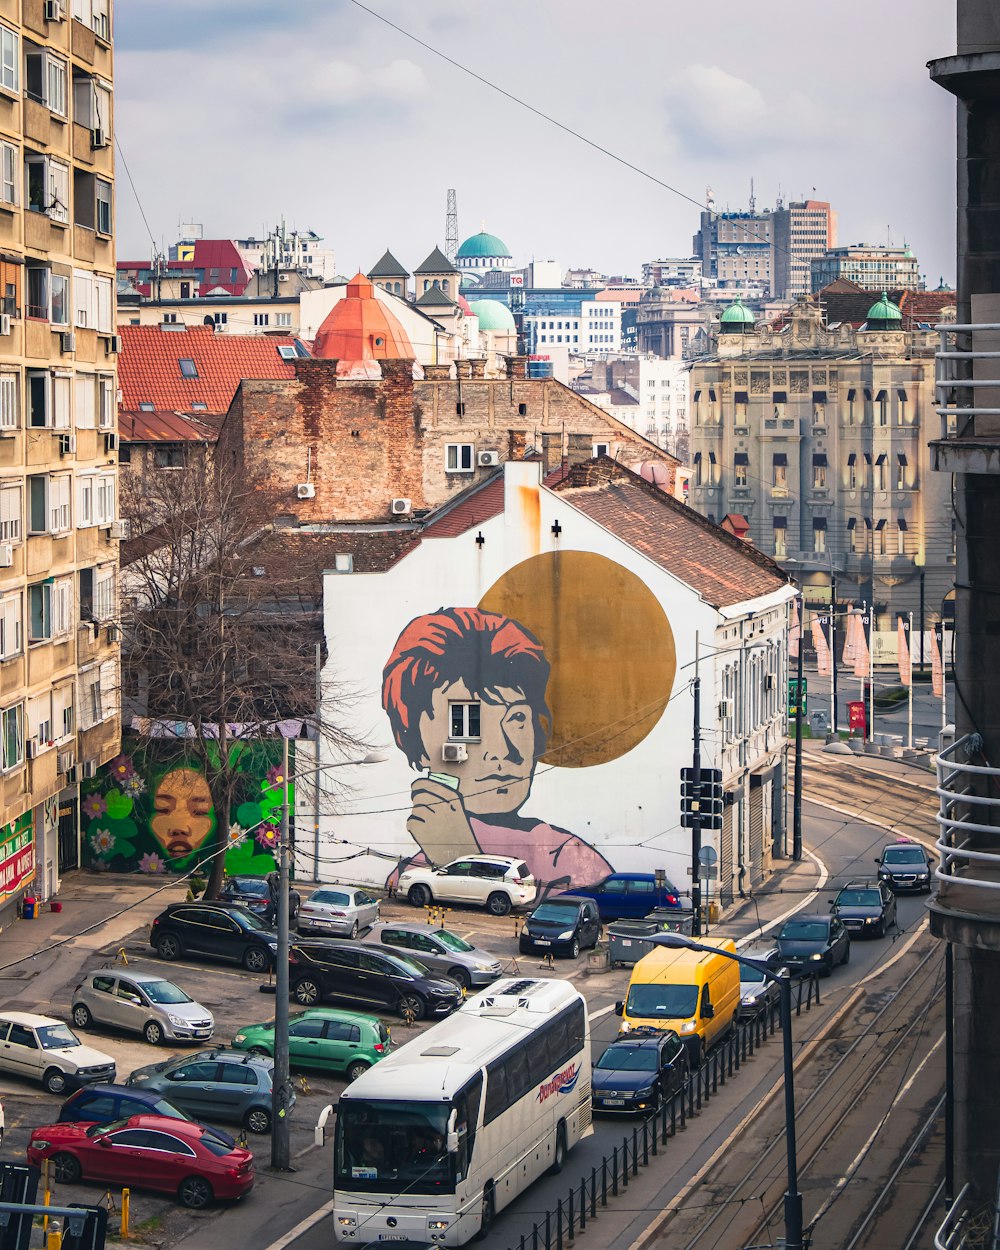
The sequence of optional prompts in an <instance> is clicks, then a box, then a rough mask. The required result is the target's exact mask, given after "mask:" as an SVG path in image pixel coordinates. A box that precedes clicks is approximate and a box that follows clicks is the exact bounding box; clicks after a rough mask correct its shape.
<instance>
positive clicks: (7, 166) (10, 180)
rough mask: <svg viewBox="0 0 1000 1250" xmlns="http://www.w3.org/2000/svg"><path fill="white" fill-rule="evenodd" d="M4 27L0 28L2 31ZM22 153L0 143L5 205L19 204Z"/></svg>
mask: <svg viewBox="0 0 1000 1250" xmlns="http://www.w3.org/2000/svg"><path fill="white" fill-rule="evenodd" d="M2 29H3V27H2V26H0V30H2ZM20 155H21V154H20V152H19V151H18V149H17V148H16V147H14V145H13V144H12V143H6V142H2V143H0V200H2V201H3V202H4V204H16V203H17V171H18V169H19V168H20V165H21V159H20Z"/></svg>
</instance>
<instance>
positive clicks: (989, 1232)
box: [934, 1184, 996, 1250]
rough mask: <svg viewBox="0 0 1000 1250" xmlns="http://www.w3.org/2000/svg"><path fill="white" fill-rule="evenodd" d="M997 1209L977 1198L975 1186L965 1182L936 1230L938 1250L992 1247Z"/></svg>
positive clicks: (977, 1249)
mask: <svg viewBox="0 0 1000 1250" xmlns="http://www.w3.org/2000/svg"><path fill="white" fill-rule="evenodd" d="M995 1221H996V1210H995V1208H994V1207H992V1206H991V1205H990V1204H989V1203H981V1202H978V1203H977V1202H974V1201H973V1197H972V1187H971V1186H970V1185H968V1184H966V1185H963V1186H962V1188H961V1190H960V1191H959V1194H958V1197H957V1198H956V1199H955V1201H954V1202H953V1203H952V1204H951V1206H950V1207H949V1208H948V1211H947V1214H946V1215H945V1217H944V1219H943V1220H942V1222H941V1225H940V1227H939V1228H938V1230H937V1232H936V1233H935V1234H934V1247H935V1250H989V1247H991V1246H993V1245H994V1244H995V1239H994V1224H995Z"/></svg>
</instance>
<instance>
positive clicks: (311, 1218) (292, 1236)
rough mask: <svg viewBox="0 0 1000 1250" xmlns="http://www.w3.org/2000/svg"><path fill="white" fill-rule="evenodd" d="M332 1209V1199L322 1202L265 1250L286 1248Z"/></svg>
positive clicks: (284, 1249)
mask: <svg viewBox="0 0 1000 1250" xmlns="http://www.w3.org/2000/svg"><path fill="white" fill-rule="evenodd" d="M332 1211H333V1199H332V1198H331V1199H330V1201H329V1202H324V1203H323V1205H322V1206H321V1207H319V1208H318V1209H317V1210H315V1211H314V1212H313V1213H312V1215H307V1216H306V1218H305V1219H304V1220H300V1221H299V1223H298V1224H296V1225H295V1227H294V1228H290V1229H289V1230H288V1232H287V1233H285V1235H284V1236H283V1237H279V1238H278V1240H277V1241H272V1242H271V1244H270V1245H269V1246H268V1247H267V1250H288V1247H289V1246H291V1245H293V1244H294V1243H295V1242H296V1241H298V1239H299V1238H300V1237H301V1236H302V1234H303V1233H307V1232H308V1231H309V1230H310V1228H315V1227H316V1225H317V1224H318V1223H319V1222H320V1220H322V1219H324V1218H325V1217H326V1216H328V1215H329V1214H330V1213H331V1212H332Z"/></svg>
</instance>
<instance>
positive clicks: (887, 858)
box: [875, 842, 933, 894]
mask: <svg viewBox="0 0 1000 1250" xmlns="http://www.w3.org/2000/svg"><path fill="white" fill-rule="evenodd" d="M875 863H876V864H878V879H879V881H884V882H885V884H886V885H887V886H888V887H889V889H890V890H892V891H893V892H894V893H896V894H901V893H903V892H904V891H909V890H912V891H913V892H914V893H916V894H920V893H922V892H923V891H924V890H926V891H927V893H928V894H929V893H930V892H931V864H932V863H933V861H932V859H931V857H930V856H929V855H928V854H927V852H926V851H925V850H924V848H923V847H922V846H921V845H920V843H919V842H893V844H892V845H891V846H884V847H883V848H882V854H881V855H880V856H879V857H878V859H877V860H876V861H875Z"/></svg>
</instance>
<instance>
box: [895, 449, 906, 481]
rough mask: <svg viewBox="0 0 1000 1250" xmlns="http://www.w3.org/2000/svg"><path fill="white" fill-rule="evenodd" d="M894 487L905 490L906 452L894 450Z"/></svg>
mask: <svg viewBox="0 0 1000 1250" xmlns="http://www.w3.org/2000/svg"><path fill="white" fill-rule="evenodd" d="M896 489H897V490H906V453H905V452H902V451H897V452H896Z"/></svg>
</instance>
